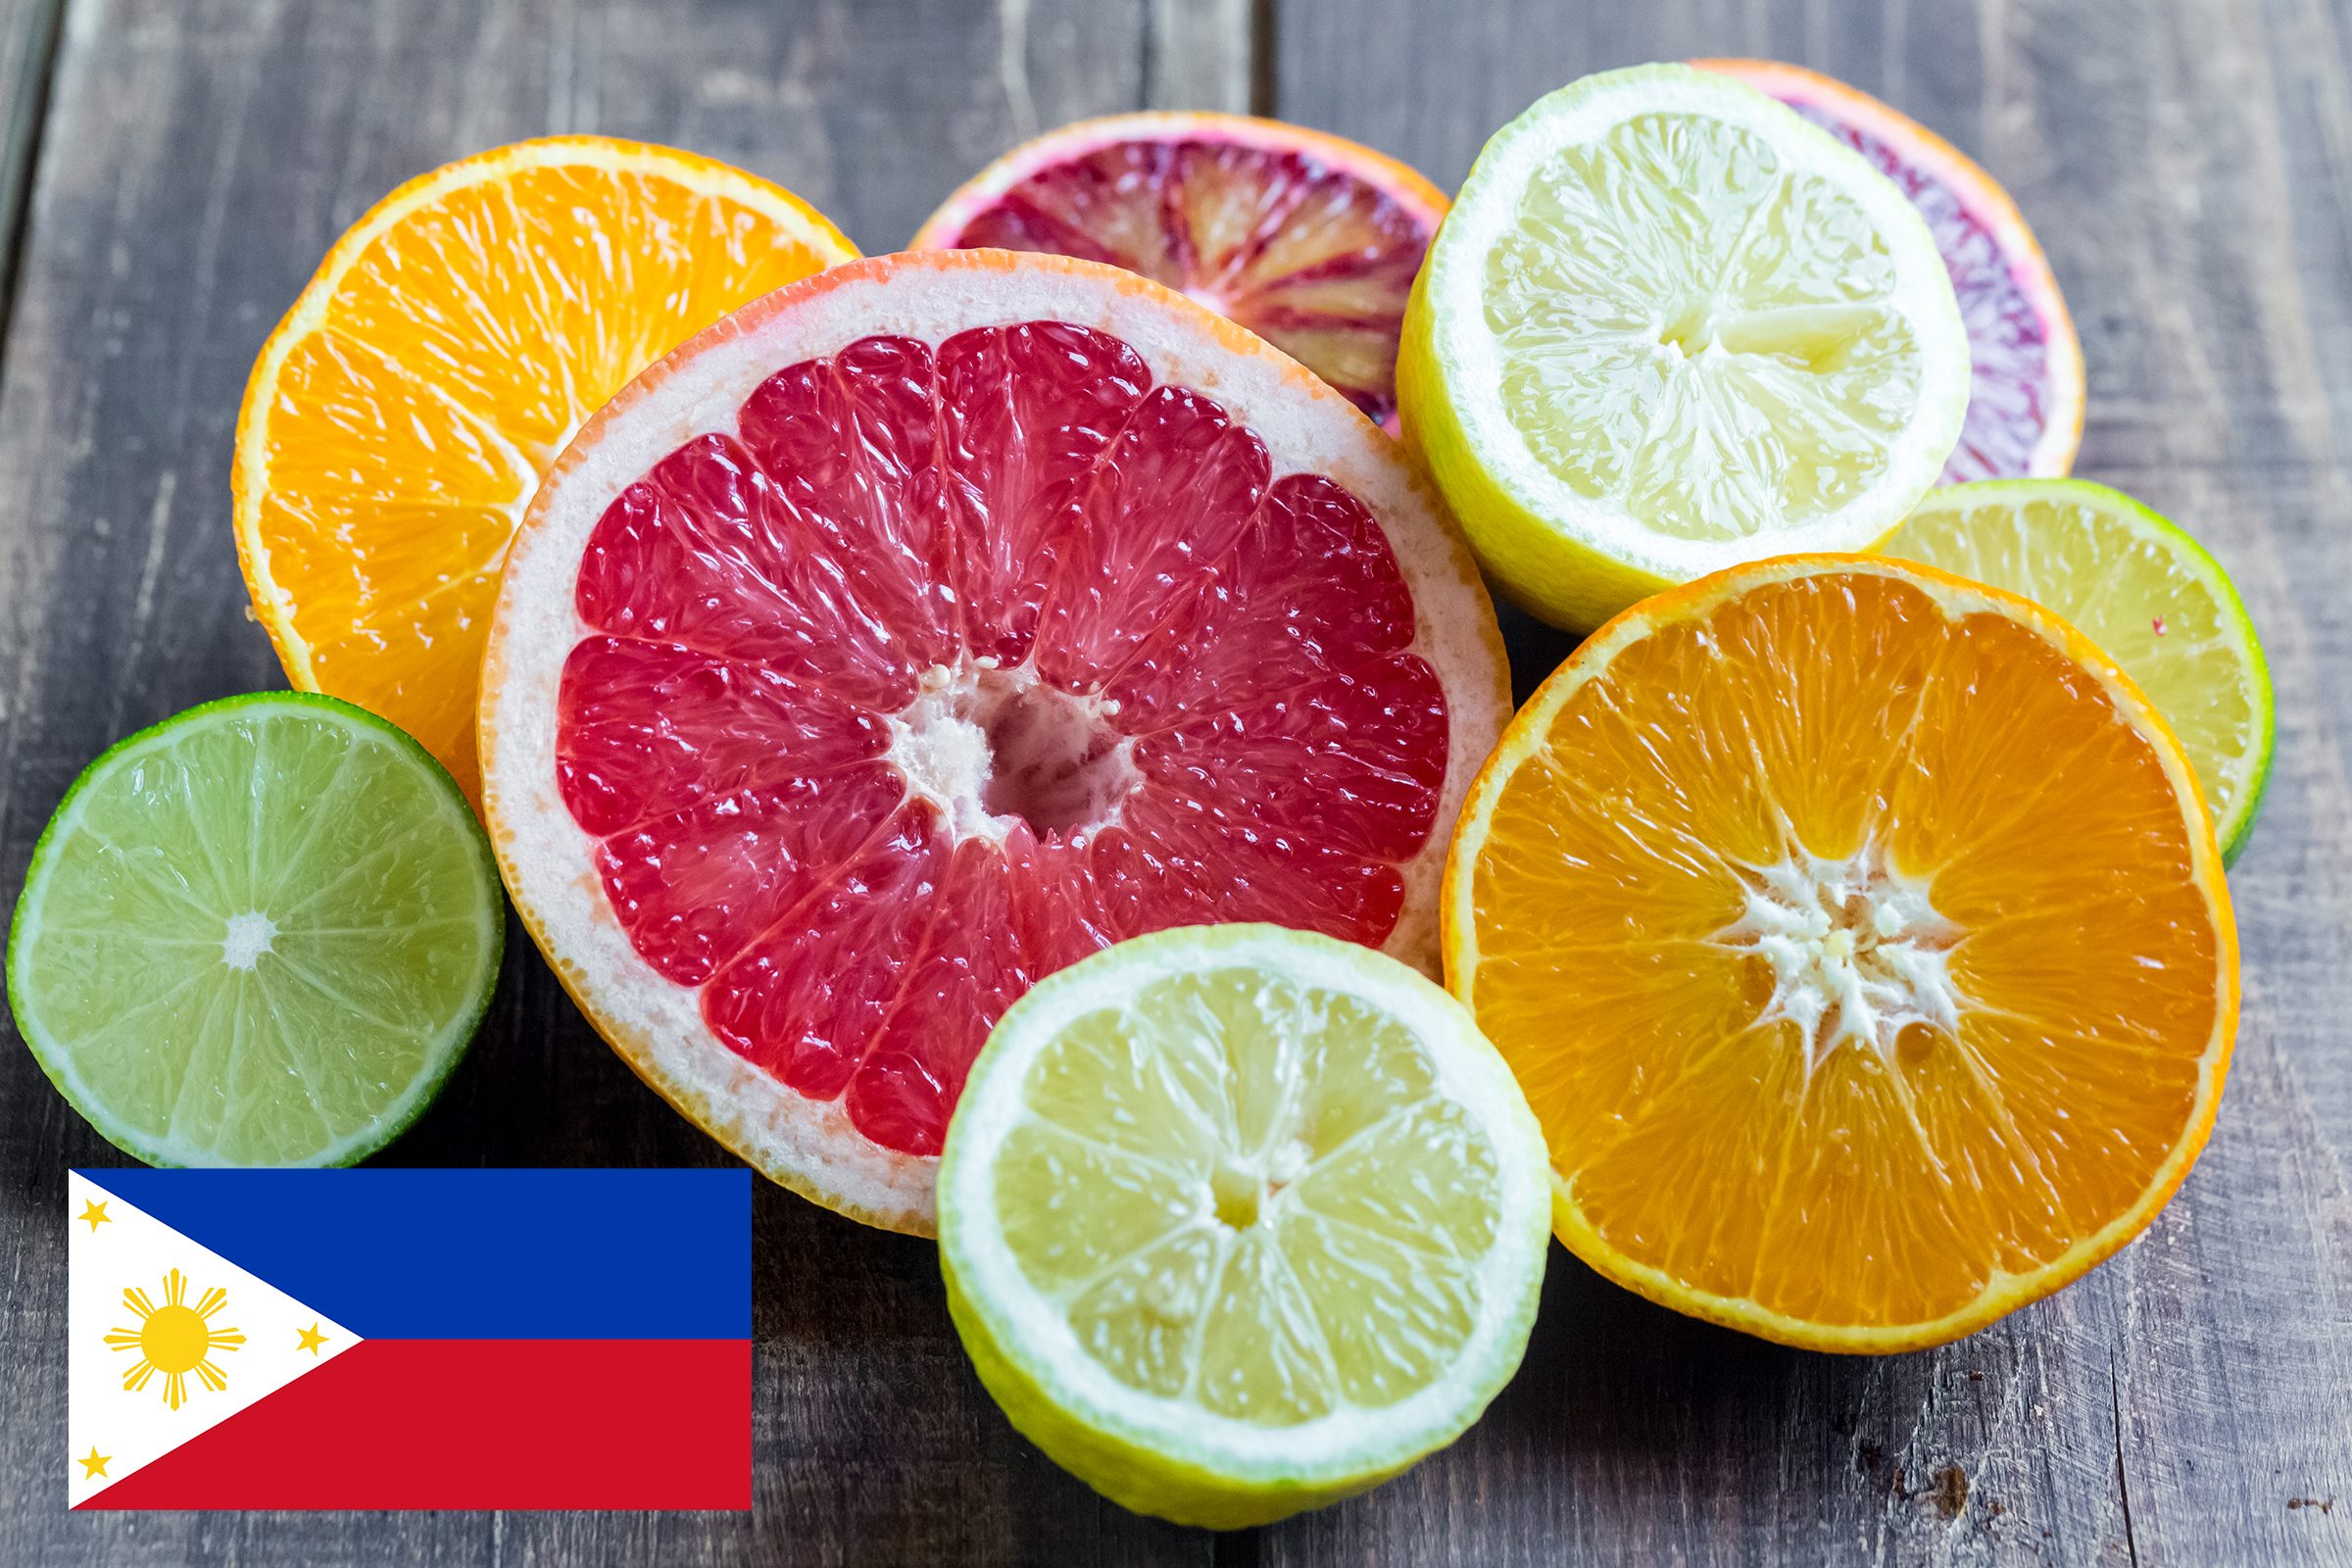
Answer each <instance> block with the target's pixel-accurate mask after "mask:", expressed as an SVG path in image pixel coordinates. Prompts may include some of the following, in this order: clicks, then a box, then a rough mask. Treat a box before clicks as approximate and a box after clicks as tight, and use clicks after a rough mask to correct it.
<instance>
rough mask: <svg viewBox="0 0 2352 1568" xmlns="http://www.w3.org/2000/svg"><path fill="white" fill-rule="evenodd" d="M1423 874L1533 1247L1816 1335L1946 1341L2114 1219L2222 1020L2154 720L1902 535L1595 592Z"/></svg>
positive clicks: (2064, 1272) (1686, 1305)
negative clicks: (1541, 1137)
mask: <svg viewBox="0 0 2352 1568" xmlns="http://www.w3.org/2000/svg"><path fill="white" fill-rule="evenodd" d="M1445 898H1446V977H1447V980H1448V983H1449V984H1450V986H1451V988H1452V990H1453V992H1454V994H1455V995H1456V996H1458V997H1460V998H1461V999H1462V1000H1463V1002H1464V1003H1466V1004H1468V1005H1469V1006H1470V1009H1471V1011H1472V1012H1473V1013H1474V1014H1475V1015H1476V1017H1477V1019H1478V1022H1479V1025H1480V1027H1481V1028H1483V1029H1484V1030H1485V1031H1486V1033H1487V1036H1488V1038H1489V1039H1491V1040H1493V1041H1494V1042H1495V1046H1496V1048H1497V1049H1499V1050H1500V1051H1501V1052H1502V1054H1503V1056H1504V1058H1505V1059H1506V1060H1508V1061H1509V1062H1510V1064H1511V1066H1512V1068H1513V1070H1514V1071H1516V1072H1517V1074H1518V1076H1519V1082H1520V1084H1521V1086H1522V1087H1524V1088H1525V1089H1526V1091H1527V1096H1528V1101H1529V1103H1530V1104H1531V1105H1532V1106H1533V1107H1534V1109H1535V1112H1536V1117H1537V1119H1538V1120H1539V1121H1541V1122H1542V1123H1543V1124H1544V1131H1545V1133H1546V1135H1547V1136H1548V1138H1549V1140H1550V1145H1551V1160H1552V1170H1553V1176H1554V1193H1555V1203H1554V1209H1553V1227H1554V1229H1555V1230H1556V1232H1557V1233H1558V1235H1559V1237H1560V1239H1561V1241H1563V1242H1564V1243H1566V1244H1567V1246H1568V1247H1569V1248H1570V1249H1571V1250H1574V1251H1575V1252H1576V1253H1577V1254H1578V1255H1579V1256H1581V1257H1583V1258H1584V1259H1585V1260H1586V1261H1587V1262H1589V1263H1591V1264H1592V1265H1593V1267H1594V1268H1596V1269H1598V1270H1599V1271H1600V1272H1601V1273H1603V1274H1605V1275H1607V1276H1608V1277H1609V1278H1611V1279H1613V1280H1615V1281H1617V1282H1618V1283H1620V1284H1622V1285H1625V1286H1628V1287H1630V1288H1631V1289H1633V1290H1635V1291H1638V1292H1640V1293H1642V1295H1644V1296H1647V1297H1649V1298H1650V1299H1653V1300H1657V1301H1661V1302H1663V1303H1665V1304H1666V1305H1668V1306H1671V1307H1674V1308H1676V1309H1678V1310H1680V1311H1684V1312H1689V1313H1691V1314H1694V1315H1696V1316H1699V1317H1704V1318H1709V1319H1712V1320H1714V1321H1716V1322H1719V1323H1725V1324H1729V1325H1731V1326H1732V1327H1734V1328H1739V1329H1744V1330H1747V1331H1748V1332H1750V1333H1754V1334H1759V1335H1763V1336H1765V1337H1766V1338H1769V1339H1775V1340H1781V1341H1785V1342H1787V1343H1789V1344H1792V1345H1800V1346H1806V1347H1810V1348H1816V1349H1824V1350H1868V1351H1887V1350H1902V1349H1911V1348H1917V1347H1920V1346H1925V1345H1933V1344H1937V1343H1940V1342H1942V1341H1944V1340H1948V1339H1953V1338H1956V1337H1957V1336H1959V1335H1962V1334H1967V1333H1970V1332H1972V1331H1973V1330H1976V1329H1979V1328H1982V1327H1983V1326H1985V1324H1986V1323H1989V1322H1991V1321H1992V1320H1993V1319H1994V1318H1996V1317H1999V1316H2000V1315H2001V1314H2002V1313H2004V1312H2007V1311H2009V1310H2011V1309H2012V1308H2015V1307H2017V1306H2020V1305H2023V1304H2024V1303H2026V1302H2028V1301H2031V1300H2034V1299H2037V1298H2039V1297H2042V1296H2044V1295H2047V1294H2048V1293H2049V1292H2051V1291H2054V1290H2056V1289H2058V1288H2059V1287H2060V1286H2062V1285H2065V1284H2066V1283H2067V1282H2069V1281H2070V1280H2073V1279H2074V1278H2076V1277H2077V1276H2079V1275H2080V1274H2082V1272H2083V1271H2084V1270H2085V1269H2087V1268H2089V1267H2090V1266H2091V1265H2092V1264H2094V1263H2096V1262H2098V1261H2099V1260H2100V1259H2101V1258H2103V1257H2105V1256H2107V1255H2108V1254H2109V1253H2111V1252H2113V1251H2114V1250H2116V1249H2117V1248H2119V1247H2121V1246H2123V1244H2124V1243H2125V1242H2127V1241H2129V1240H2130V1239H2131V1237H2132V1236H2134V1235H2136V1234H2137V1233H2138V1232H2139V1230H2140V1229H2141V1228H2142V1227H2143V1226H2145V1225H2146V1224H2147V1223H2148V1221H2149V1220H2150V1219H2151V1218H2152V1217H2153V1216H2154V1215H2155V1213H2156V1211H2157V1209H2158V1208H2159V1207H2161V1206H2162V1205H2163V1203H2164V1201H2165V1200H2166V1199H2168V1198H2169V1197H2171V1195H2172V1193H2173V1191H2174V1189H2175V1188H2177V1187H2178V1186H2179V1185H2180V1180H2181V1178H2182V1177H2183V1176H2184V1175H2185V1174H2186V1173H2187V1170H2188V1167H2189V1164H2190V1163H2191V1162H2192V1161H2193V1160H2194V1159H2195V1158H2196V1155H2197V1152H2198V1151H2199V1150H2200V1149H2201V1148H2203V1146H2204V1143H2205V1137H2206V1134H2207V1133H2208V1132H2209V1131H2210V1130H2211V1129H2212V1126H2213V1117H2214V1110H2215V1107H2216V1105H2217V1104H2218V1103H2219V1100H2220V1096H2221V1091H2222V1079H2223V1075H2224V1072H2225V1071H2226V1069H2227V1068H2228V1065H2229V1048H2230V1043H2231V1040H2232V1038H2233V1037H2234V1034H2235V1031H2236V1027H2237V998H2238V981H2237V938H2236V931H2235V927H2234V925H2233V924H2232V922H2231V916H2230V909H2229V891H2228V888H2227V887H2226V885H2225V884H2224V882H2223V880H2222V859H2221V852H2220V848H2219V846H2218V845H2217V844H2216V843H2215V841H2214V837H2213V827H2212V823H2211V822H2210V821H2209V820H2208V818H2207V816H2206V812H2205V808H2204V805H2203V803H2202V802H2201V801H2200V800H2199V798H2198V794H2197V784H2196V777H2195V774H2194V773H2193V772H2192V771H2191V769H2190V767H2189V763H2188V760H2187V759H2186V758H2185V757H2183V756H2182V755H2181V752H2180V746H2179V743H2178V742H2176V741H2175V740H2174V738H2173V735H2172V732H2171V731H2170V730H2169V729H2167V728H2166V727H2165V723H2164V720H2163V719H2162V718H2161V717H2160V716H2159V715H2158V714H2157V712H2156V711H2155V709H2154V708H2152V707H2151V706H2149V704H2148V702H2147V700H2146V699H2145V698H2144V697H2142V696H2141V695H2140V693H2139V690H2138V688H2136V687H2135V686H2133V685H2132V683H2131V678H2130V677H2129V676H2128V675H2126V674H2125V673H2124V672H2123V670H2122V668H2121V667H2120V666H2118V665H2117V664H2116V663H2115V662H2113V661H2111V660H2110V659H2109V658H2108V657H2107V656H2106V655H2105V654H2103V653H2102V652H2100V651H2099V649H2098V648H2097V647H2095V646H2094V645H2093V644H2092V643H2091V642H2090V641H2089V639H2087V638H2085V637H2084V636H2082V633H2081V632H2078V631H2076V630H2075V629H2074V628H2072V627H2070V626H2068V625H2067V624H2066V623H2065V622H2064V621H2062V620H2060V619H2058V617H2056V616H2055V615H2053V614H2051V613H2049V612H2048V611H2046V610H2043V609H2042V608H2040V607H2039V606H2037V605H2034V604H2032V603H2030V602H2029V601H2027V600H2024V599H2021V598H2019V597H2017V596H2016V595H2014V594H2010V593H2006V592H2003V591H2001V590H1998V589H1993V588H1987V587H1984V586H1982V585H1979V584H1976V583H1970V582H1966V581H1963V580H1962V579H1960V578H1958V577H1954V576H1951V575H1949V574H1947V573H1945V572H1942V571H1938V570H1936V569H1935V568H1933V567H1929V566H1922V565H1916V564H1911V563H1908V562H1894V561H1887V560H1883V559H1880V558H1875V557H1867V556H1823V557H1793V558H1788V559H1782V560H1776V561H1768V562H1762V563H1756V564H1748V565H1743V566H1739V567H1734V568H1731V569H1729V570H1727V571H1724V572H1722V573H1720V574H1718V575H1716V576H1713V577H1709V578H1705V579H1703V580H1701V581H1699V582H1696V583H1692V584H1690V585H1688V586H1686V587H1684V588H1681V589H1678V590H1675V591H1674V592H1672V593H1668V594H1663V595H1660V596H1658V597H1657V598H1655V599H1652V600H1650V601H1649V602H1647V603H1645V604H1642V605H1639V606H1637V607H1636V608H1634V609H1633V610H1631V611H1629V612H1627V613H1625V614H1624V615H1622V616H1620V617H1619V618H1617V619H1616V620H1614V621H1612V622H1610V623H1609V624H1608V625H1607V626H1606V627H1604V628H1603V629H1602V630H1600V631H1599V632H1597V633H1595V634H1594V636H1593V638H1592V639H1591V640H1590V641H1588V642H1587V643H1586V644H1585V645H1584V646H1583V647H1582V648H1580V649H1578V650H1577V652H1576V653H1575V655H1574V656H1572V657H1571V658H1570V659H1569V660H1568V662H1566V663H1564V664H1562V665H1561V666H1560V668H1559V669H1558V670H1557V671H1556V672H1555V673H1554V674H1553V675H1552V676H1551V677H1550V678H1549V679H1548V680H1546V681H1545V682H1544V685H1543V686H1542V687H1541V688H1539V689H1538V691H1537V693H1536V695H1535V696H1534V698H1532V699H1531V700H1530V701H1529V703H1528V705H1527V707H1526V708H1525V709H1523V710H1522V711H1520V713H1519V715H1518V716H1517V717H1516V718H1515V719H1513V720H1512V722H1511V725H1510V727H1509V729H1508V730H1507V731H1506V732H1505V734H1504V736H1503V740H1502V743H1501V745H1500V746H1499V747H1498V748H1497V749H1496V751H1495V758H1494V760H1493V761H1492V762H1490V763H1489V764H1488V766H1487V767H1486V769H1485V770H1484V771H1483V772H1482V773H1481V774H1480V776H1479V779H1478V782H1477V783H1476V784H1475V785H1474V786H1473V787H1472V791H1471V799H1470V802H1469V804H1468V805H1467V806H1466V807H1465V809H1464V810H1463V814H1462V823H1461V831H1460V833H1459V835H1458V836H1457V838H1456V840H1455V843H1454V848H1453V854H1452V858H1451V859H1450V860H1449V862H1448V864H1447V869H1446V894H1445Z"/></svg>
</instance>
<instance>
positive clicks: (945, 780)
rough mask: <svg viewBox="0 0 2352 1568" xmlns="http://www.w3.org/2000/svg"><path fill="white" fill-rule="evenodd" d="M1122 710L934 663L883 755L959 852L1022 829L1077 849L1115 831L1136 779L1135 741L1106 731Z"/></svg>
mask: <svg viewBox="0 0 2352 1568" xmlns="http://www.w3.org/2000/svg"><path fill="white" fill-rule="evenodd" d="M1118 709H1119V705H1118V703H1117V702H1116V701H1115V700H1114V699H1111V698H1108V697H1104V696H1102V695H1100V694H1087V695H1072V694H1071V693H1068V692H1064V691H1061V690H1059V689H1058V688H1056V687H1054V686H1050V685H1048V684H1046V683H1045V682H1044V681H1043V680H1041V679H1039V677H1038V675H1037V672H1036V670H1035V669H1034V668H1032V667H1031V666H1030V665H1028V664H1018V665H1015V666H1013V667H1011V668H1000V667H998V666H997V665H996V664H994V663H993V662H989V661H986V660H975V661H972V662H968V663H964V664H960V665H958V666H957V667H956V668H954V669H950V668H948V667H947V666H945V665H937V664H935V665H933V666H932V667H931V668H930V669H928V670H925V671H924V672H923V678H922V689H921V690H920V691H919V692H917V693H916V694H915V698H914V700H913V701H912V702H910V703H908V704H907V706H906V707H905V708H904V709H902V710H900V711H899V712H897V713H896V714H894V715H892V717H891V719H890V749H889V751H888V753H887V754H886V755H887V757H888V759H889V760H890V761H892V762H893V763H895V764H897V766H898V769H899V771H900V772H901V773H902V774H904V775H905V776H906V779H907V790H908V792H909V793H911V794H914V795H917V796H920V797H921V798H923V799H924V800H927V801H929V802H931V803H932V805H934V806H936V807H937V808H938V809H939V812H940V816H941V818H942V819H943V821H944V822H945V823H946V825H947V829H948V833H949V835H950V837H951V838H953V839H954V840H955V841H956V843H959V844H960V843H962V842H963V841H964V840H965V839H972V838H977V839H984V840H986V841H987V842H989V843H991V844H1002V843H1004V842H1005V837H1006V835H1008V834H1009V833H1011V831H1012V829H1013V827H1014V825H1015V824H1016V823H1019V822H1024V821H1025V822H1027V823H1028V824H1029V826H1030V828H1031V829H1032V831H1034V832H1035V833H1036V834H1037V836H1038V837H1039V838H1040V839H1041V840H1042V839H1045V838H1047V837H1049V836H1052V835H1059V836H1061V837H1062V838H1064V839H1067V840H1070V841H1071V842H1074V843H1084V842H1085V841H1086V840H1087V839H1088V838H1089V837H1091V836H1092V835H1093V834H1095V833H1098V832H1100V831H1102V829H1103V828H1105V827H1108V826H1109V825H1110V824H1111V823H1113V822H1115V821H1117V820H1118V814H1119V807H1120V803H1121V802H1122V801H1124V800H1125V799H1126V796H1127V792H1128V791H1129V790H1130V789H1131V788H1133V787H1134V785H1135V782H1136V780H1137V779H1138V778H1139V777H1140V774H1139V773H1138V772H1137V769H1136V765H1135V757H1134V753H1135V743H1134V741H1132V740H1130V739H1128V738H1127V737H1125V736H1123V735H1120V734H1119V733H1118V732H1117V731H1116V730H1114V729H1112V728H1111V726H1110V723H1109V720H1110V718H1111V716H1112V715H1113V714H1115V713H1117V711H1118Z"/></svg>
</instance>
